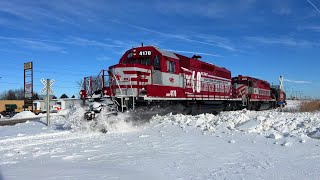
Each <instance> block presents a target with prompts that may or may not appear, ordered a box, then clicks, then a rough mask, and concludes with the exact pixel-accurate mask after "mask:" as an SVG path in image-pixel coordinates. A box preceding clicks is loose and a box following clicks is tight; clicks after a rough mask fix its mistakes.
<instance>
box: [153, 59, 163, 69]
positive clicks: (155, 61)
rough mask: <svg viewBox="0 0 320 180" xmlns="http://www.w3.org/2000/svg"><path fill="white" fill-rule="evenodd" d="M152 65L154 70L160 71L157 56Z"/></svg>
mask: <svg viewBox="0 0 320 180" xmlns="http://www.w3.org/2000/svg"><path fill="white" fill-rule="evenodd" d="M153 65H154V69H155V70H160V68H161V67H160V57H159V56H155V57H154V63H153Z"/></svg>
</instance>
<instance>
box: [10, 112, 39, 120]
mask: <svg viewBox="0 0 320 180" xmlns="http://www.w3.org/2000/svg"><path fill="white" fill-rule="evenodd" d="M33 117H37V115H35V114H34V113H33V112H31V111H22V112H20V113H18V114H16V115H14V116H13V117H12V119H18V118H33Z"/></svg>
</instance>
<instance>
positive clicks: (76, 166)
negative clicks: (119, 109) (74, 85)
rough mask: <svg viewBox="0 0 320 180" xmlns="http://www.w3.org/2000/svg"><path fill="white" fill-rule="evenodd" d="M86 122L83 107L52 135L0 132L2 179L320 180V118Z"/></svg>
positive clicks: (278, 115) (33, 125)
mask: <svg viewBox="0 0 320 180" xmlns="http://www.w3.org/2000/svg"><path fill="white" fill-rule="evenodd" d="M297 106H299V103H298V102H296V101H289V105H288V107H287V108H296V107H297ZM82 115H83V109H81V108H79V107H78V108H77V109H74V110H72V111H71V112H70V113H69V114H68V115H67V116H65V117H62V116H55V117H53V123H52V126H51V127H49V128H47V127H46V125H45V124H44V123H43V122H45V120H43V122H42V121H35V122H34V121H33V122H27V123H23V124H17V125H15V126H5V127H0V172H1V173H0V179H23V180H25V179H319V177H320V172H319V169H320V139H319V138H320V132H319V129H318V128H320V112H315V113H290V112H279V111H278V110H270V111H260V112H255V111H247V110H242V111H235V112H222V113H220V114H219V115H216V116H215V115H212V114H201V115H197V116H186V115H179V114H178V115H170V114H169V115H165V116H154V117H153V118H152V119H151V120H150V121H149V122H147V123H139V124H136V123H132V122H130V121H127V120H128V119H130V116H129V115H128V114H122V115H119V116H118V117H116V118H114V117H110V118H109V119H108V120H105V119H103V118H99V119H98V121H99V125H97V126H95V127H93V126H92V124H91V126H90V124H89V123H84V122H82V121H81V119H82V117H81V116H82ZM102 115H103V113H102ZM102 127H103V128H106V130H107V131H108V132H107V133H101V132H99V131H98V130H97V129H102Z"/></svg>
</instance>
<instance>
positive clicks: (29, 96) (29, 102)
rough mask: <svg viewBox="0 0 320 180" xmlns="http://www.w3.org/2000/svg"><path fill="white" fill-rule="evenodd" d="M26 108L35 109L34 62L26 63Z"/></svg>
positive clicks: (24, 67)
mask: <svg viewBox="0 0 320 180" xmlns="http://www.w3.org/2000/svg"><path fill="white" fill-rule="evenodd" d="M23 70H24V83H23V86H24V94H23V95H24V108H26V109H27V108H29V107H30V106H31V110H32V111H33V63H32V62H27V63H24V66H23Z"/></svg>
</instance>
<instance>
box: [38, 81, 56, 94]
mask: <svg viewBox="0 0 320 180" xmlns="http://www.w3.org/2000/svg"><path fill="white" fill-rule="evenodd" d="M41 82H42V84H43V85H44V87H43V88H42V90H41V94H44V93H45V92H46V91H47V87H49V92H50V94H54V91H53V90H52V89H51V86H52V85H53V83H54V82H55V80H54V79H52V80H50V82H49V86H48V85H47V80H45V79H43V78H41Z"/></svg>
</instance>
